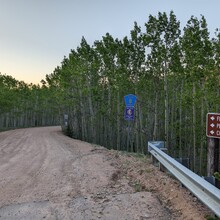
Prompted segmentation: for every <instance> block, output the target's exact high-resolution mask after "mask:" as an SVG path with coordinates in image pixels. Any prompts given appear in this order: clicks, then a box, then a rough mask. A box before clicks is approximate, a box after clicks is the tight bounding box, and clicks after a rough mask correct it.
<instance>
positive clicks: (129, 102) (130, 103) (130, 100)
mask: <svg viewBox="0 0 220 220" xmlns="http://www.w3.org/2000/svg"><path fill="white" fill-rule="evenodd" d="M124 99H125V105H126V107H134V105H135V102H136V99H137V96H135V95H132V94H129V95H126V96H125V97H124Z"/></svg>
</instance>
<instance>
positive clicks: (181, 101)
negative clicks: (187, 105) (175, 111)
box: [179, 80, 184, 157]
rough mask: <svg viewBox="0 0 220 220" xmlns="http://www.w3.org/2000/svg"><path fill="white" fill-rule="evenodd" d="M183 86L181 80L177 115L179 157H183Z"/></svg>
mask: <svg viewBox="0 0 220 220" xmlns="http://www.w3.org/2000/svg"><path fill="white" fill-rule="evenodd" d="M183 85H184V80H182V82H181V89H180V105H179V114H180V120H179V157H182V156H183V147H182V117H183V116H182V112H183V109H182V103H183Z"/></svg>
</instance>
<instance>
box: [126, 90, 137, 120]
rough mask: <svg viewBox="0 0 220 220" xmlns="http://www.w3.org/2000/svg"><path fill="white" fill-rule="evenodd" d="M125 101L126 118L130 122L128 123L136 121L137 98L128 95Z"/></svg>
mask: <svg viewBox="0 0 220 220" xmlns="http://www.w3.org/2000/svg"><path fill="white" fill-rule="evenodd" d="M124 99H125V105H126V108H125V113H124V118H125V120H128V121H130V120H134V105H135V102H136V99H137V96H135V95H132V94H129V95H126V96H125V97H124Z"/></svg>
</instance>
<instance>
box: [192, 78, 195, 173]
mask: <svg viewBox="0 0 220 220" xmlns="http://www.w3.org/2000/svg"><path fill="white" fill-rule="evenodd" d="M195 95H196V86H195V83H194V82H193V106H192V108H193V120H192V122H193V170H194V171H196V106H195V105H196V104H195Z"/></svg>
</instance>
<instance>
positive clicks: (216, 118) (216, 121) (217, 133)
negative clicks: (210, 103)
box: [206, 113, 220, 138]
mask: <svg viewBox="0 0 220 220" xmlns="http://www.w3.org/2000/svg"><path fill="white" fill-rule="evenodd" d="M206 135H207V137H211V138H220V114H219V113H208V114H207V118H206Z"/></svg>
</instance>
